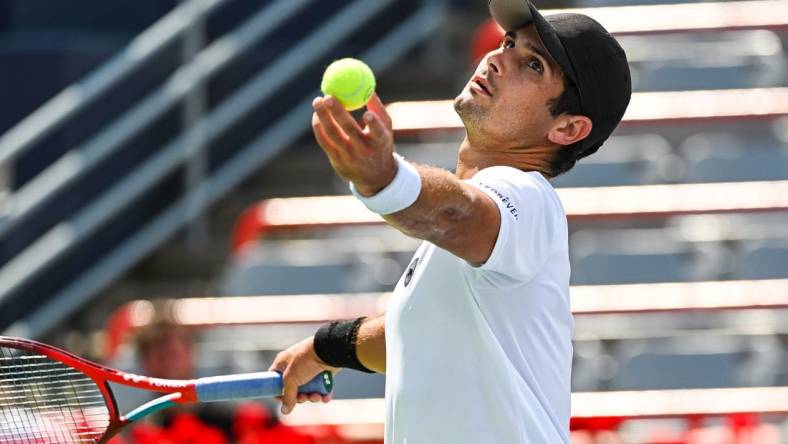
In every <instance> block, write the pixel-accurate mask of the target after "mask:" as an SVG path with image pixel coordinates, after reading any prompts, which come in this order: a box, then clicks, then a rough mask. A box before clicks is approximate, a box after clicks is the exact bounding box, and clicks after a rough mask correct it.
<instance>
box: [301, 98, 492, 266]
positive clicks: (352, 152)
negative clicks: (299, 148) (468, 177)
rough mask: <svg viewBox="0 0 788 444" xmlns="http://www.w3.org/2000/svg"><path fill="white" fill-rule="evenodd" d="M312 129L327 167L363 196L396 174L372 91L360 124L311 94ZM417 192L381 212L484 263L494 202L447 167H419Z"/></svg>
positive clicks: (383, 116)
mask: <svg viewBox="0 0 788 444" xmlns="http://www.w3.org/2000/svg"><path fill="white" fill-rule="evenodd" d="M313 107H314V109H315V114H314V115H313V117H312V129H313V131H314V133H315V138H316V139H317V141H318V143H319V144H320V147H321V148H322V149H323V151H324V152H325V153H326V156H328V160H329V162H330V163H331V167H332V168H333V169H334V171H335V172H336V173H337V174H338V175H339V176H340V177H342V178H344V179H345V180H348V181H350V182H353V184H354V186H355V187H356V190H357V191H358V192H359V193H360V194H362V195H364V196H372V195H375V194H377V193H378V192H379V191H380V190H382V189H383V188H385V187H386V186H387V185H388V184H389V183H391V181H392V180H393V179H394V177H395V175H396V173H397V162H396V160H395V159H394V157H393V151H394V138H393V131H392V125H391V118H390V117H389V115H388V113H387V112H386V109H385V107H384V106H383V104H382V103H381V102H380V99H379V98H378V97H377V95H373V96H372V99H371V100H370V102H369V104H368V105H367V108H368V111H367V112H366V113H365V114H364V122H365V123H366V126H365V127H364V128H363V129H362V128H361V127H360V126H359V124H358V123H357V122H356V121H355V120H354V119H353V116H352V115H350V113H348V112H347V111H346V110H345V109H344V108H342V106H341V105H340V104H339V103H338V102H337V101H336V100H335V99H333V98H317V99H315V101H314V102H313ZM418 172H419V175H420V177H421V192H420V194H419V196H418V199H417V200H416V202H414V203H413V204H412V205H411V206H410V207H408V208H406V209H404V210H401V211H398V212H396V213H393V214H387V215H385V216H384V219H385V220H386V222H388V223H389V224H390V225H392V226H393V227H395V228H397V229H398V230H400V231H402V232H403V233H405V234H407V235H409V236H412V237H416V238H419V239H425V240H428V241H430V242H432V243H434V244H435V245H438V246H439V247H441V248H444V249H446V250H448V251H450V252H452V253H453V254H454V255H456V256H458V257H461V258H463V259H465V260H467V261H468V262H471V263H483V262H485V261H486V260H487V259H488V258H489V256H490V254H491V253H492V249H493V247H494V246H495V241H496V239H497V236H498V230H499V228H500V223H501V220H500V212H499V210H498V207H497V206H496V204H495V202H493V201H492V199H491V198H490V197H488V196H487V195H486V194H484V193H483V192H482V191H481V190H479V189H477V188H476V187H474V186H472V185H469V184H467V183H464V182H462V181H460V180H459V179H457V178H456V177H455V176H454V175H452V174H451V173H450V172H448V171H445V170H441V169H438V168H430V167H425V166H419V167H418Z"/></svg>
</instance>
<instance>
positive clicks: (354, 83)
mask: <svg viewBox="0 0 788 444" xmlns="http://www.w3.org/2000/svg"><path fill="white" fill-rule="evenodd" d="M320 89H321V90H322V91H323V94H325V95H330V96H332V97H335V98H336V99H337V100H339V103H341V104H342V106H344V107H345V109H347V110H348V111H353V110H357V109H359V108H362V107H363V106H364V105H366V104H367V102H369V98H370V97H372V93H373V92H374V91H375V74H373V73H372V70H371V69H369V66H367V64H366V63H364V62H362V61H361V60H357V59H350V58H347V59H340V60H336V61H334V62H333V63H332V64H330V65H328V68H326V72H325V73H323V81H322V82H321V83H320Z"/></svg>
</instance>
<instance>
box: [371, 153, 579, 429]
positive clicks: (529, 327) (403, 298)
mask: <svg viewBox="0 0 788 444" xmlns="http://www.w3.org/2000/svg"><path fill="white" fill-rule="evenodd" d="M467 182H468V183H470V184H472V185H474V186H476V187H478V188H479V189H480V190H482V191H484V192H485V193H486V194H487V195H489V196H490V197H491V198H492V199H493V200H494V201H495V202H496V204H497V205H498V208H499V210H500V212H501V227H500V231H499V233H498V239H497V240H496V242H495V247H494V249H493V251H492V254H491V255H490V258H489V259H488V260H487V262H486V263H485V264H484V265H482V266H479V267H474V266H472V265H471V264H469V263H468V262H466V261H465V260H463V259H460V258H458V257H457V256H454V255H452V254H451V253H449V252H447V251H445V250H443V249H441V248H438V247H436V246H435V245H433V244H431V243H429V242H424V243H422V245H421V246H420V247H419V249H418V250H417V251H416V254H415V255H414V258H413V259H412V261H411V264H410V266H409V267H408V270H406V272H405V274H404V275H403V276H402V278H401V279H400V281H399V283H397V287H396V289H395V290H394V294H393V296H392V298H391V300H390V302H389V305H388V309H387V312H386V432H385V436H386V441H385V442H386V444H465V443H469V444H470V443H479V444H488V443H495V444H514V443H528V444H556V443H566V444H568V443H569V415H570V373H571V365H572V343H571V339H572V333H573V329H574V320H573V318H572V314H571V311H570V306H569V254H568V246H567V225H566V215H565V213H564V209H563V207H562V205H561V202H560V200H559V198H558V195H557V194H556V192H555V190H554V189H553V187H552V186H551V185H550V183H549V182H547V180H545V179H544V177H542V175H541V174H539V173H537V172H523V171H520V170H517V169H515V168H511V167H505V166H496V167H491V168H486V169H484V170H482V171H480V172H478V173H477V174H476V175H475V176H474V177H473V178H472V179H470V180H468V181H467Z"/></svg>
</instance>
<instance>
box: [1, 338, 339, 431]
mask: <svg viewBox="0 0 788 444" xmlns="http://www.w3.org/2000/svg"><path fill="white" fill-rule="evenodd" d="M109 382H113V383H117V384H123V385H127V386H131V387H136V388H140V389H144V390H150V391H154V392H160V393H165V395H164V396H161V397H159V398H157V399H154V400H153V401H150V402H148V403H146V404H143V405H141V406H139V407H137V408H136V409H134V410H132V411H131V412H129V413H128V414H126V415H121V414H120V413H119V412H118V408H117V405H116V404H115V398H114V396H113V394H112V391H111V390H110V386H109V384H108V383H109ZM332 386H333V380H332V376H331V373H330V372H323V373H321V374H320V375H318V376H317V377H315V378H314V379H313V380H312V381H310V382H309V383H308V384H306V385H303V386H301V387H299V389H298V391H299V392H300V393H321V394H324V395H325V394H328V393H330V392H331V388H332ZM281 394H282V376H281V375H280V374H279V373H277V372H260V373H246V374H239V375H225V376H213V377H208V378H199V379H192V380H171V379H160V378H149V377H147V376H140V375H135V374H132V373H126V372H122V371H120V370H115V369H112V368H109V367H105V366H103V365H99V364H96V363H93V362H90V361H88V360H86V359H83V358H80V357H78V356H75V355H72V354H71V353H68V352H66V351H63V350H60V349H58V348H55V347H52V346H50V345H46V344H41V343H39V342H36V341H31V340H28V339H19V338H10V337H5V336H0V443H3V444H21V443H36V444H44V443H53V444H54V443H57V444H66V443H68V444H71V443H77V444H82V443H91V444H94V443H106V442H107V441H108V440H109V439H110V438H111V437H112V436H113V435H115V434H116V433H118V431H119V430H120V429H121V428H123V427H124V426H125V425H127V424H129V423H131V422H134V421H136V420H138V419H140V418H142V417H144V416H146V415H149V414H151V413H153V412H157V411H159V410H161V409H165V408H167V407H171V406H173V405H175V404H185V403H191V402H212V401H227V400H236V399H251V398H264V397H273V396H279V395H281Z"/></svg>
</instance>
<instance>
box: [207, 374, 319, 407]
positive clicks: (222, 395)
mask: <svg viewBox="0 0 788 444" xmlns="http://www.w3.org/2000/svg"><path fill="white" fill-rule="evenodd" d="M333 385H334V380H333V377H332V376H331V372H327V371H326V372H322V373H320V374H319V375H317V376H315V377H314V379H312V380H311V381H309V382H308V383H306V384H305V385H302V386H300V387H298V392H299V393H320V394H322V395H327V394H329V393H331V389H332V388H333ZM282 387H283V386H282V375H281V374H279V373H278V372H259V373H245V374H240V375H225V376H211V377H208V378H200V379H198V380H197V381H196V382H195V384H194V390H195V391H196V392H197V400H198V401H200V402H213V401H232V400H237V399H253V398H270V397H273V396H280V395H281V394H282Z"/></svg>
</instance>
